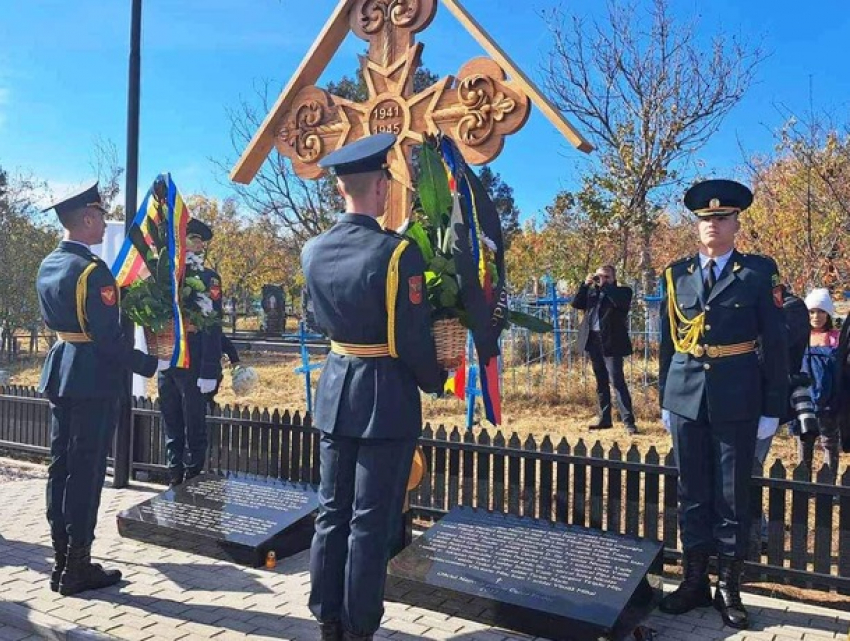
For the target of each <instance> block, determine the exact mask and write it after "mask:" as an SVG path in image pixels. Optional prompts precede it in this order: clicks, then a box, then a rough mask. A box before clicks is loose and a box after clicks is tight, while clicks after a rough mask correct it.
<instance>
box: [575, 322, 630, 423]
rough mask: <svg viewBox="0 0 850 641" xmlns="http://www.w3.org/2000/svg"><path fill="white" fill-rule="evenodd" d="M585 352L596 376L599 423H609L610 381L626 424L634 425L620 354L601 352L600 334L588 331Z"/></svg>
mask: <svg viewBox="0 0 850 641" xmlns="http://www.w3.org/2000/svg"><path fill="white" fill-rule="evenodd" d="M587 353H588V354H589V355H590V364H591V365H592V366H593V376H594V377H595V378H596V396H597V398H598V399H599V419H600V423H611V383H613V384H614V390H615V392H616V393H617V409H618V410H619V412H620V418H621V419H622V421H623V423H625V424H626V425H634V423H635V415H634V411H633V410H632V396H631V394H629V388H628V386H627V385H626V377H625V375H624V374H623V357H622V356H605V355H604V354H603V353H602V336H601V335H600V334H599V332H590V333H589V334H588V337H587Z"/></svg>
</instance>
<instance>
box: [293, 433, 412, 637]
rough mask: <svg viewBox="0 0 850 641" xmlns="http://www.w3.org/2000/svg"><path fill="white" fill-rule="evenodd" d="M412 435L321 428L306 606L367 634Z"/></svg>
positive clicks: (378, 600) (377, 618)
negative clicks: (359, 434)
mask: <svg viewBox="0 0 850 641" xmlns="http://www.w3.org/2000/svg"><path fill="white" fill-rule="evenodd" d="M415 447H416V441H415V440H412V439H407V440H385V439H356V438H339V437H335V436H333V435H332V434H326V433H324V432H323V433H322V439H321V442H320V446H319V457H320V462H321V481H320V485H319V515H318V517H317V518H316V535H315V536H314V537H313V545H312V547H311V548H310V583H311V590H310V602H309V605H310V610H311V611H312V612H313V615H314V616H315V617H316V618H317V619H318V620H319V621H322V622H332V621H340V622H341V623H342V626H343V627H344V628H345V629H346V630H347V631H348V632H351V633H353V634H357V635H370V634H374V633H375V631H376V630H377V629H378V628H379V627H380V625H381V617H382V616H383V614H384V583H385V581H386V576H387V561H388V556H389V549H390V543H391V539H392V538H393V536H394V533H396V532H397V531H398V530H399V527H400V522H399V521H400V518H401V511H402V509H403V506H404V497H405V494H406V489H407V479H408V477H409V475H410V466H411V464H412V463H413V451H414V449H415Z"/></svg>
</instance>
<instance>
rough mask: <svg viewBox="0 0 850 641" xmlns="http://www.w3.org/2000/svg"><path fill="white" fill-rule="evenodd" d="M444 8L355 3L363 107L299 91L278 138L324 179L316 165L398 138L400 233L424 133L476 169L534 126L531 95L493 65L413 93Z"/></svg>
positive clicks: (306, 172) (390, 216) (390, 220)
mask: <svg viewBox="0 0 850 641" xmlns="http://www.w3.org/2000/svg"><path fill="white" fill-rule="evenodd" d="M436 10H437V0H356V2H354V3H353V4H352V6H351V9H350V13H349V21H350V27H351V29H352V31H354V32H355V33H356V34H357V35H358V36H359V37H361V38H362V39H364V40H366V41H368V42H369V54H368V56H361V58H360V68H361V70H362V73H363V78H364V80H365V82H366V87H367V89H368V95H369V97H368V99H367V100H366V101H365V102H363V103H358V102H353V101H350V100H346V99H344V98H340V97H339V96H334V95H332V94H330V93H328V92H327V91H325V90H323V89H320V88H319V87H316V86H307V87H304V88H303V89H301V90H300V91H298V93H297V94H296V95H295V98H294V100H293V101H292V103H291V107H290V109H289V110H288V111H287V112H285V113H284V114H283V117H282V118H281V120H280V121H279V125H278V127H277V130H276V132H275V144H276V146H277V149H278V151H279V152H280V153H281V154H283V155H284V156H286V157H288V158H289V159H290V160H291V161H292V164H293V168H294V170H295V172H296V173H297V174H298V175H299V176H301V177H302V178H318V177H319V176H320V175H321V174H322V169H320V168H319V166H318V165H317V164H316V163H317V162H318V161H319V160H321V159H322V158H323V157H324V156H326V155H327V154H329V153H330V152H332V151H334V150H336V149H338V148H339V147H341V146H343V145H345V144H347V143H349V142H352V141H354V140H358V139H360V138H363V137H365V136H368V135H371V134H376V133H382V132H389V133H393V134H395V135H396V136H397V138H398V142H397V143H396V145H395V147H394V148H393V149H392V150H391V152H390V156H389V164H390V171H391V172H392V174H393V177H394V179H395V182H394V184H393V186H392V188H391V192H390V202H389V205H388V208H387V216H386V217H385V220H384V224H385V226H387V227H391V228H396V227H398V226H399V225H400V224H401V222H402V221H403V220H404V219H405V218H407V216H408V214H409V207H410V202H411V193H412V191H413V189H414V184H413V182H414V180H413V176H412V173H411V156H412V150H413V147H414V146H415V145H417V144H420V143H421V142H422V139H423V135H424V134H434V133H437V132H443V133H445V134H447V135H449V136H451V137H452V139H454V140H455V142H456V143H457V144H458V146H459V148H460V150H461V153H463V155H464V158H465V159H466V160H467V162H469V163H470V164H476V165H481V164H484V163H487V162H489V161H491V160H493V159H494V158H495V157H496V156H498V155H499V153H500V152H501V150H502V148H503V146H504V139H505V136H508V135H510V134H512V133H514V132H516V131H517V130H519V129H520V128H521V127H522V126H523V125H524V124H525V122H526V120H527V119H528V115H529V111H530V104H529V99H528V96H527V95H526V94H525V92H524V91H523V90H522V88H521V87H520V86H519V85H517V84H516V83H515V82H514V81H513V80H508V79H507V76H506V74H505V72H504V70H503V69H502V67H501V66H500V65H499V64H498V63H497V62H495V61H493V60H491V59H489V58H475V59H473V60H471V61H469V62H467V63H466V64H465V65H464V66H463V67H462V68H461V69H460V71H459V72H458V74H457V77H454V76H447V77H445V78H442V79H441V80H439V81H438V82H437V83H436V84H434V85H432V86H431V87H429V88H427V89H425V90H424V91H421V92H419V93H414V91H413V75H414V73H415V71H416V69H417V68H418V67H419V65H420V61H421V56H422V50H423V45H422V44H421V43H417V42H414V35H415V34H416V33H417V32H419V31H421V30H422V29H424V28H426V27H427V26H428V25H429V24H430V23H431V21H432V20H433V18H434V15H435V13H436Z"/></svg>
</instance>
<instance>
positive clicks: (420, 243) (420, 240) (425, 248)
mask: <svg viewBox="0 0 850 641" xmlns="http://www.w3.org/2000/svg"><path fill="white" fill-rule="evenodd" d="M405 236H407V237H408V238H410V239H411V240H412V241H413V242H415V243H416V246H417V247H419V251H421V252H422V257H423V258H424V259H425V262H426V263H430V262H431V258H433V256H434V250H433V249H431V242H430V241H429V240H428V232H426V231H425V228H424V227H422V223H420V222H419V221H416V222H415V223H411V225H410V227H408V228H407V232H405Z"/></svg>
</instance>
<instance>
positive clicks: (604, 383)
mask: <svg viewBox="0 0 850 641" xmlns="http://www.w3.org/2000/svg"><path fill="white" fill-rule="evenodd" d="M571 304H572V306H573V307H574V308H575V309H580V310H583V311H584V317H583V318H582V320H581V324H580V325H579V328H578V345H579V348H580V349H584V350H586V351H587V353H588V354H589V355H590V362H591V365H592V366H593V375H594V377H595V378H596V396H597V398H598V400H599V420H597V421H596V423H594V424H593V425H591V426H590V429H592V430H601V429H607V428H610V427H612V426H613V423H612V421H611V383H613V384H614V390H615V391H616V393H617V406H618V407H617V409H618V410H619V412H620V418H621V419H622V421H623V423H624V424H625V426H626V431H627V432H628V433H629V434H637V426H636V425H635V415H634V411H633V410H632V397H631V395H630V394H629V388H628V387H627V386H626V378H625V376H624V374H623V357H625V356H629V355H630V354H631V353H632V342H631V340H630V339H629V328H628V317H629V310H630V308H631V305H632V290H631V288H630V287H621V286H619V285H617V270H616V269H615V268H614V267H613V265H603V266H602V267H600V268H599V269H597V270H596V273H595V274H588V276H587V278H586V279H585V281H584V283H583V284H582V285H581V287H579V290H578V292H577V293H576V295H575V297H574V298H573V300H572V303H571Z"/></svg>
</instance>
